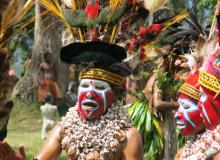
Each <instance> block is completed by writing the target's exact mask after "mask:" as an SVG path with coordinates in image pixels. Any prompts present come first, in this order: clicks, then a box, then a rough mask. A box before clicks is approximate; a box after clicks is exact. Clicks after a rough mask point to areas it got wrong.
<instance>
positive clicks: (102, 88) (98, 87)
mask: <svg viewBox="0 0 220 160" xmlns="http://www.w3.org/2000/svg"><path fill="white" fill-rule="evenodd" d="M95 89H97V90H104V89H105V86H95Z"/></svg>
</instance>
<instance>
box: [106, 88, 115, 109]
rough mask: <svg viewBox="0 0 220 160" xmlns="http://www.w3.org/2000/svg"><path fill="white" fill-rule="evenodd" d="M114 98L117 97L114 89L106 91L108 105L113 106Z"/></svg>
mask: <svg viewBox="0 0 220 160" xmlns="http://www.w3.org/2000/svg"><path fill="white" fill-rule="evenodd" d="M114 98H115V94H114V92H113V91H112V90H110V91H108V92H106V101H107V107H110V106H111V104H112V101H113V99H114Z"/></svg>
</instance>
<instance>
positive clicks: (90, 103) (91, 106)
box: [82, 100, 98, 110]
mask: <svg viewBox="0 0 220 160" xmlns="http://www.w3.org/2000/svg"><path fill="white" fill-rule="evenodd" d="M97 108H98V104H97V102H96V101H94V100H84V101H82V109H83V110H96V109H97Z"/></svg>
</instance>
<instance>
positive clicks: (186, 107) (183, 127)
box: [175, 98, 203, 136]
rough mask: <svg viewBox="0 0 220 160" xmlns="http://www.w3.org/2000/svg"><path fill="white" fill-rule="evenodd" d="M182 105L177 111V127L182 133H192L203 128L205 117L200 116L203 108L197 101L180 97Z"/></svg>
mask: <svg viewBox="0 0 220 160" xmlns="http://www.w3.org/2000/svg"><path fill="white" fill-rule="evenodd" d="M178 102H179V104H180V107H179V108H178V110H177V111H176V113H175V119H176V124H177V128H178V129H179V130H180V131H181V134H182V135H184V136H186V135H191V134H194V133H196V132H198V131H199V130H201V128H203V119H202V117H201V116H200V114H201V110H200V109H199V107H198V105H197V102H196V101H195V100H193V99H190V98H188V99H187V98H179V100H178Z"/></svg>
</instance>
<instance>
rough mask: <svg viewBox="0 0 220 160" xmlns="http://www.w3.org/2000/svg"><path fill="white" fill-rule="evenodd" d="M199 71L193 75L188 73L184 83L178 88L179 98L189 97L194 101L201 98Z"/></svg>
mask: <svg viewBox="0 0 220 160" xmlns="http://www.w3.org/2000/svg"><path fill="white" fill-rule="evenodd" d="M198 78H199V71H198V70H197V71H196V72H195V73H193V74H192V73H190V74H189V76H188V78H187V79H186V80H185V83H184V84H182V85H181V86H180V88H179V91H178V93H179V97H186V96H187V97H189V98H192V99H193V100H195V101H199V99H200V97H201V92H200V90H199V83H198Z"/></svg>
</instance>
